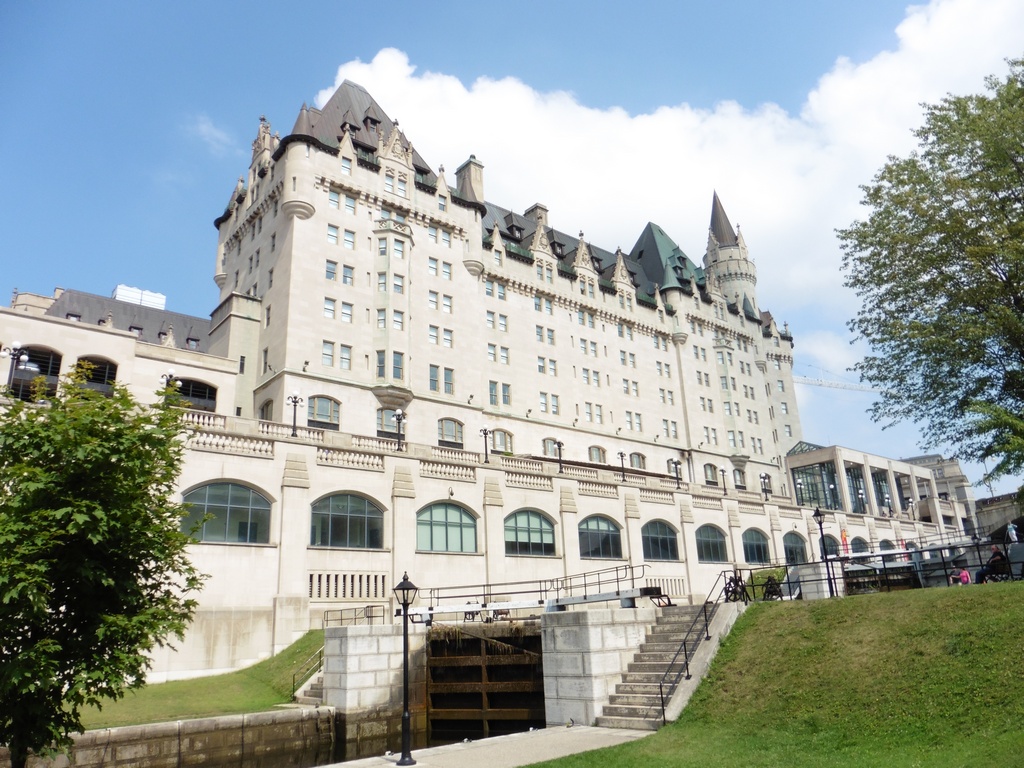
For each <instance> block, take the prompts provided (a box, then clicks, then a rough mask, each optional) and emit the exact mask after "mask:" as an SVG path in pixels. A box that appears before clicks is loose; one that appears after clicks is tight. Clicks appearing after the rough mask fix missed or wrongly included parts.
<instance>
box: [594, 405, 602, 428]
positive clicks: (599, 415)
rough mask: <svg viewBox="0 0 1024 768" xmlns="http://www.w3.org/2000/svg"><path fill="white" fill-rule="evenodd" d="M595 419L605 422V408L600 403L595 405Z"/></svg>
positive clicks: (599, 422)
mask: <svg viewBox="0 0 1024 768" xmlns="http://www.w3.org/2000/svg"><path fill="white" fill-rule="evenodd" d="M594 421H596V422H597V423H598V424H603V423H604V408H602V407H601V406H600V405H595V406H594Z"/></svg>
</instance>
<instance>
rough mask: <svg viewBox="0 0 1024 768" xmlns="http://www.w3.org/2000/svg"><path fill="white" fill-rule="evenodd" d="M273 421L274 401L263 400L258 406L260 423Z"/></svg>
mask: <svg viewBox="0 0 1024 768" xmlns="http://www.w3.org/2000/svg"><path fill="white" fill-rule="evenodd" d="M273 420H274V401H273V400H264V401H263V403H262V404H261V405H260V421H273Z"/></svg>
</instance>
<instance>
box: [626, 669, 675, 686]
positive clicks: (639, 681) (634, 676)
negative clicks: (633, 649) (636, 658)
mask: <svg viewBox="0 0 1024 768" xmlns="http://www.w3.org/2000/svg"><path fill="white" fill-rule="evenodd" d="M663 677H665V673H664V671H662V672H626V673H624V674H623V675H622V682H621V683H619V685H623V684H625V685H654V686H656V685H657V684H658V683H660V682H661V680H662V678H663Z"/></svg>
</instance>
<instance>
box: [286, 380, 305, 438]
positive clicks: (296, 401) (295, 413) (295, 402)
mask: <svg viewBox="0 0 1024 768" xmlns="http://www.w3.org/2000/svg"><path fill="white" fill-rule="evenodd" d="M285 402H286V403H288V405H290V406H291V407H292V437H298V436H299V426H298V425H299V406H300V405H302V398H301V397H299V390H295V391H294V392H292V393H291V394H290V395H288V397H286V398H285Z"/></svg>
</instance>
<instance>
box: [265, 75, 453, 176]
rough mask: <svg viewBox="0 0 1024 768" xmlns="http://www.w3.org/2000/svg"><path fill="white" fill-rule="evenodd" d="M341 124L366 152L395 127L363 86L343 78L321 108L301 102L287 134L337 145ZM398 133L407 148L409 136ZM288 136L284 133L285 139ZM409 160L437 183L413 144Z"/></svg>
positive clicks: (373, 150)
mask: <svg viewBox="0 0 1024 768" xmlns="http://www.w3.org/2000/svg"><path fill="white" fill-rule="evenodd" d="M374 123H376V124H377V126H376V129H374V125H373V124H374ZM343 125H348V126H349V131H350V132H351V134H352V142H353V143H354V144H356V145H357V146H359V147H361V148H362V149H365V150H367V151H368V152H376V151H377V147H378V146H379V143H380V141H379V137H380V136H384V137H387V136H390V135H391V132H392V131H394V130H397V129H398V126H397V124H396V123H395V122H394V121H393V120H392V119H391V118H390V117H388V115H387V113H386V112H384V110H383V109H381V108H380V105H379V104H378V103H377V102H376V101H375V100H374V98H373V97H372V96H371V95H370V94H369V93H368V92H367V90H366V89H365V88H363V86H361V85H357V84H356V83H353V82H350V81H348V80H346V81H345V82H343V83H342V84H341V85H340V86H338V89H337V90H336V91H335V92H334V95H332V96H331V98H330V99H328V100H327V103H326V104H324V105H323V107H322V108H321V109H316V108H314V107H307V106H306V105H305V104H303V105H302V109H301V110H300V111H299V116H298V118H297V119H296V121H295V127H294V128H292V132H291V134H290V136H294V137H307V138H310V139H313V140H314V141H316V142H318V143H320V144H322V145H323V146H325V147H327V148H329V149H337V148H338V145H339V137H340V136H341V135H342V126H343ZM378 132H379V135H378ZM399 136H400V141H401V142H402V146H403V147H406V148H408V147H409V140H408V139H407V138H406V137H405V136H404V135H403V134H401V132H400V133H399ZM288 138H289V137H285V141H286V140H287V139H288ZM412 161H413V166H414V167H415V168H416V170H417V171H419V172H420V173H422V174H424V176H425V179H424V180H425V182H426V183H427V184H428V185H433V184H436V183H437V175H436V174H435V173H434V172H433V171H432V170H431V168H430V166H429V165H427V161H426V160H424V159H423V158H422V157H421V156H420V153H419V152H417V151H416V149H415V148H414V149H413V151H412Z"/></svg>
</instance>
